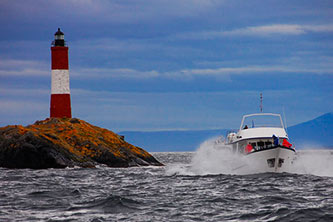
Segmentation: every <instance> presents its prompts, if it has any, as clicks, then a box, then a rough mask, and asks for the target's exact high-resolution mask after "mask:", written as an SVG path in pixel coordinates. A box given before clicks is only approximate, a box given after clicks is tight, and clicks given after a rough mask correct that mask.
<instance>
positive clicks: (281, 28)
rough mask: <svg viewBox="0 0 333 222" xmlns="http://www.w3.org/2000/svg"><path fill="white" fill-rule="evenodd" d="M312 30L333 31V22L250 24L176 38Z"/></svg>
mask: <svg viewBox="0 0 333 222" xmlns="http://www.w3.org/2000/svg"><path fill="white" fill-rule="evenodd" d="M310 32H333V24H325V25H297V24H271V25H262V26H248V27H245V28H239V29H233V30H222V31H203V32H196V33H193V32H192V33H183V34H179V35H176V36H175V37H174V38H176V39H177V38H182V39H186V38H188V39H216V38H223V37H232V36H252V37H268V36H274V35H303V34H307V33H310Z"/></svg>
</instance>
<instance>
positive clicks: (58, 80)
mask: <svg viewBox="0 0 333 222" xmlns="http://www.w3.org/2000/svg"><path fill="white" fill-rule="evenodd" d="M51 94H70V90H69V71H68V70H67V69H52V78H51Z"/></svg>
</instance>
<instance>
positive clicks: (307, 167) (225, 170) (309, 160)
mask: <svg viewBox="0 0 333 222" xmlns="http://www.w3.org/2000/svg"><path fill="white" fill-rule="evenodd" d="M220 141H221V138H211V139H209V140H206V141H205V142H203V143H202V144H201V145H200V147H199V148H198V149H197V150H196V152H195V153H194V154H193V156H192V160H191V162H190V163H189V164H175V165H171V166H169V167H167V169H166V173H167V174H169V175H174V174H178V175H190V176H194V175H211V174H236V175H246V174H255V173H258V171H257V169H258V168H257V167H256V166H255V165H254V163H253V162H249V160H248V159H247V158H246V156H244V155H241V154H238V153H233V152H232V150H231V147H230V146H228V145H223V143H221V142H220ZM290 173H296V174H312V175H316V176H328V177H333V150H301V151H297V159H296V161H295V163H294V165H293V168H292V169H291V170H290Z"/></svg>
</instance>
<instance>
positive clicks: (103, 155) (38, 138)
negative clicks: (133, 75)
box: [0, 118, 162, 169]
mask: <svg viewBox="0 0 333 222" xmlns="http://www.w3.org/2000/svg"><path fill="white" fill-rule="evenodd" d="M96 164H105V165H107V166H109V167H132V166H148V165H154V166H161V165H162V164H161V163H160V162H158V161H157V160H156V159H155V158H154V157H153V156H152V155H150V154H149V153H148V152H146V151H145V150H143V149H141V148H139V147H136V146H133V145H131V144H129V143H127V142H126V141H124V138H123V137H122V136H119V135H117V134H116V133H114V132H111V131H109V130H107V129H103V128H100V127H97V126H93V125H91V124H89V123H87V122H85V121H83V120H80V119H76V118H72V119H60V118H48V119H46V120H43V121H37V122H35V123H34V124H33V125H29V126H26V127H24V126H21V125H14V126H6V127H2V128H0V167H6V168H32V169H45V168H65V167H73V166H81V167H94V166H95V165H96Z"/></svg>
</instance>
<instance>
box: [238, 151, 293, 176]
mask: <svg viewBox="0 0 333 222" xmlns="http://www.w3.org/2000/svg"><path fill="white" fill-rule="evenodd" d="M295 158H296V154H295V151H294V150H293V149H289V148H284V147H275V148H271V149H265V150H260V151H255V152H251V153H249V154H247V155H246V156H244V162H243V164H242V165H241V166H238V167H235V168H234V171H235V172H237V171H240V172H246V173H282V172H292V169H293V164H294V161H295Z"/></svg>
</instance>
